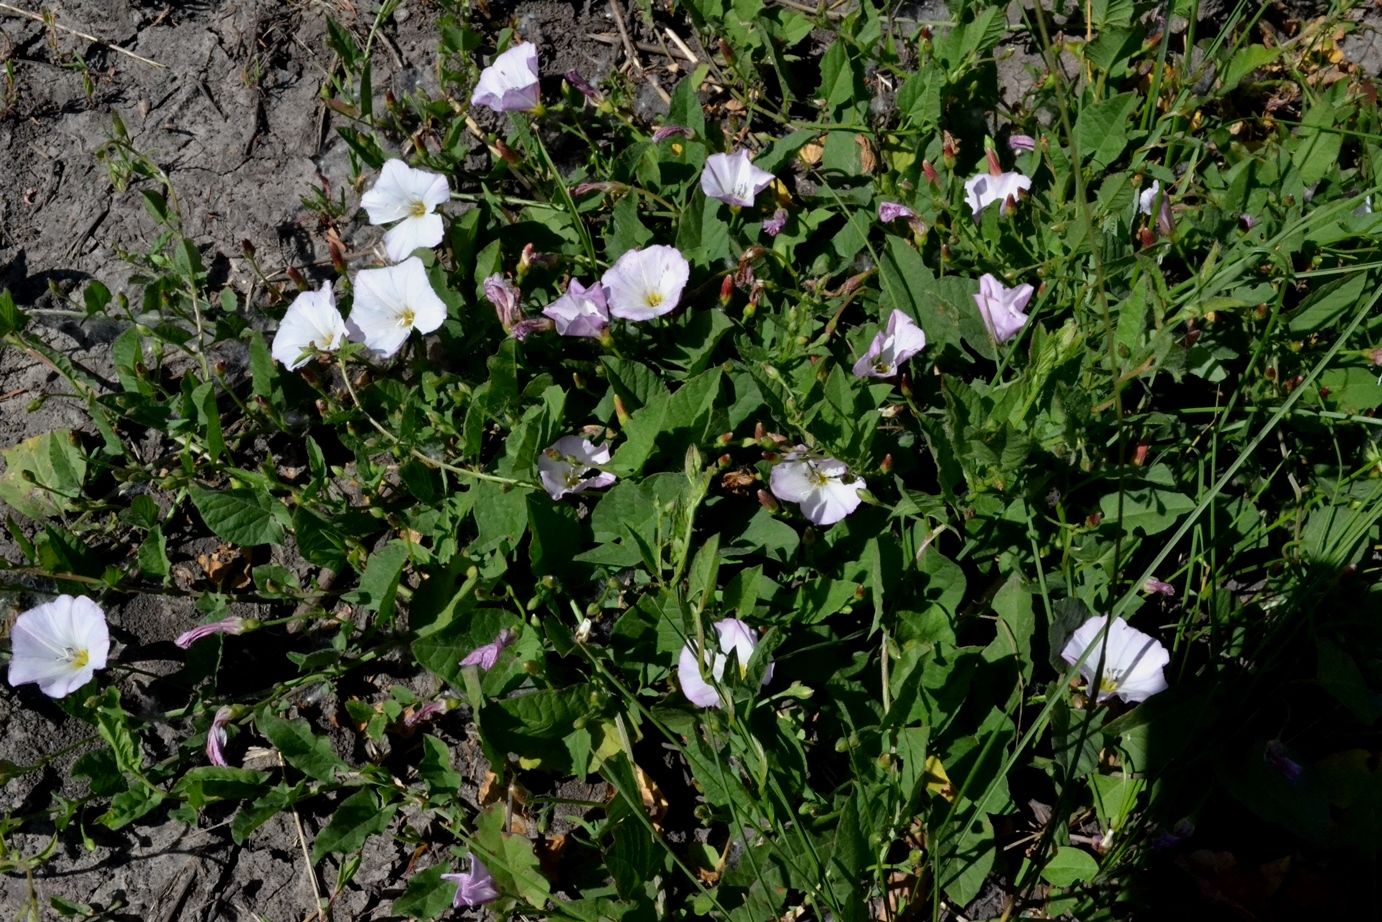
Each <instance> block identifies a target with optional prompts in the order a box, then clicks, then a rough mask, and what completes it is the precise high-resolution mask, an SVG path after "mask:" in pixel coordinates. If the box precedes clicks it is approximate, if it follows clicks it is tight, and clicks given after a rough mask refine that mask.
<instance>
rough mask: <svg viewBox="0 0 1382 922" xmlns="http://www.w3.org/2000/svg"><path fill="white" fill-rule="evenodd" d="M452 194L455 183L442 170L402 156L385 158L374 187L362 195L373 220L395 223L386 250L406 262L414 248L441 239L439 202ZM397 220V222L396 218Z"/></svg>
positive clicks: (385, 239) (442, 202)
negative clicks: (412, 164) (422, 167)
mask: <svg viewBox="0 0 1382 922" xmlns="http://www.w3.org/2000/svg"><path fill="white" fill-rule="evenodd" d="M449 198H451V187H450V186H449V185H448V184H447V182H446V177H445V176H442V175H441V174H440V173H429V172H427V171H426V170H415V169H413V168H412V167H410V166H408V164H406V163H404V162H403V161H402V160H398V159H394V160H389V161H387V162H385V164H384V168H383V169H382V170H380V171H379V178H378V179H377V180H375V183H374V188H373V189H370V190H369V191H368V192H366V193H365V194H364V195H363V196H361V198H360V205H361V207H363V208H364V209H365V211H367V212H368V213H369V223H371V224H393V225H394V226H393V227H392V228H390V229H389V231H388V233H386V234H385V235H384V251H385V252H386V253H388V254H389V259H390V261H392V262H402V261H403V260H405V259H407V258H408V257H409V256H411V255H412V253H413V251H414V250H418V249H431V248H432V247H434V246H436V245H437V244H439V243H441V241H442V236H443V227H442V221H441V215H439V214H437V213H436V210H437V206H438V205H442V204H444V203H445V202H446V201H447V200H448V199H449ZM395 221H397V222H398V223H397V224H394V222H395Z"/></svg>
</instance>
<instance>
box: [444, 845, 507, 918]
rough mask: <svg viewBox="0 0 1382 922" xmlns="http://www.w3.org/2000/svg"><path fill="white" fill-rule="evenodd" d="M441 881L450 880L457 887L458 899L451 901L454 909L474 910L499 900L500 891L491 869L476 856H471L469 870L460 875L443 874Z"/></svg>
mask: <svg viewBox="0 0 1382 922" xmlns="http://www.w3.org/2000/svg"><path fill="white" fill-rule="evenodd" d="M441 879H442V880H449V881H451V882H452V883H453V884H455V885H456V897H455V899H453V900H452V901H451V907H452V908H453V909H460V908H461V907H466V908H468V909H474V908H475V907H477V906H483V905H485V904H486V903H493V902H494V901H495V900H497V899H499V891H498V890H497V889H495V886H494V878H493V877H491V876H490V873H489V869H488V868H486V867H485V866H484V865H483V864H482V863H481V862H480V859H479V858H476V857H475V856H474V855H471V856H470V868H469V869H468V870H465V871H462V872H461V873H459V874H443V875H442V876H441Z"/></svg>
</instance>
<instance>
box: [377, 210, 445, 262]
mask: <svg viewBox="0 0 1382 922" xmlns="http://www.w3.org/2000/svg"><path fill="white" fill-rule="evenodd" d="M444 235H445V229H444V228H443V227H442V221H441V215H438V214H425V215H419V216H416V217H414V216H409V217H407V218H404V219H403V220H402V221H400V222H398V223H397V224H395V225H394V226H393V227H392V228H390V229H389V232H388V233H387V234H385V235H384V252H386V253H388V254H389V259H391V260H393V261H394V262H396V263H397V262H402V261H403V260H405V259H407V258H408V257H409V256H411V255H413V251H414V250H430V249H431V248H432V247H434V246H436V245H437V244H439V243H441V241H442V237H443V236H444Z"/></svg>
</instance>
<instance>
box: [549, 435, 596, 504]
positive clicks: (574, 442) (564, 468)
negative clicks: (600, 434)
mask: <svg viewBox="0 0 1382 922" xmlns="http://www.w3.org/2000/svg"><path fill="white" fill-rule="evenodd" d="M609 459H610V454H609V443H608V442H606V443H605V444H603V445H599V446H596V445H595V444H594V443H592V442H590V441H589V440H588V439H583V438H581V437H580V436H579V435H564V436H562V437H561V438H559V439H557V440H556V441H555V442H553V443H552V444H551V446H549V447H548V448H547V449H546V450H545V451H543V453H542V454H541V455H539V456H538V459H537V473H538V479H539V480H541V481H542V486H543V489H545V490H546V491H547V494H548V495H549V496H551V497H552V499H561V498H562V497H563V496H565V495H566V494H568V493H582V492H584V491H586V490H599V489H603V488H604V487H607V486H609V485H610V484H612V483H614V481H615V479H616V478H615V476H614V475H613V474H609V473H606V472H604V471H597V472H596V473H595V475H594V476H593V477H587V476H586V474H588V473H589V472H590V471H591V470H592V469H593V468H594V467H595V466H596V465H599V464H608V463H609Z"/></svg>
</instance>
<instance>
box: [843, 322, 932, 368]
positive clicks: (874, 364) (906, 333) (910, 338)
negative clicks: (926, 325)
mask: <svg viewBox="0 0 1382 922" xmlns="http://www.w3.org/2000/svg"><path fill="white" fill-rule="evenodd" d="M925 348H926V334H925V333H924V332H923V331H922V329H921V327H919V326H917V323H916V321H915V320H913V319H912V318H911V317H908V316H907V315H906V314H904V313H903V312H902V311H899V310H895V311H893V312H892V314H890V315H889V316H888V323H887V325H886V326H885V327H884V328H883V329H882V330H880V331H879V332H878V334H877V335H876V336H874V338H873V342H871V343H870V344H869V348H868V351H867V352H865V353H864V354H863V355H861V356H860V357H859V360H858V361H857V362H855V363H854V376H855V377H856V378H891V377H893V376H894V375H896V374H897V371H898V369H899V368H900V367H901V366H902V363H903V362H906V361H907V360H908V359H910V358H911V357H912V356H914V355H916V354H917V353H918V352H920V351H921V350H922V349H925Z"/></svg>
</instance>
